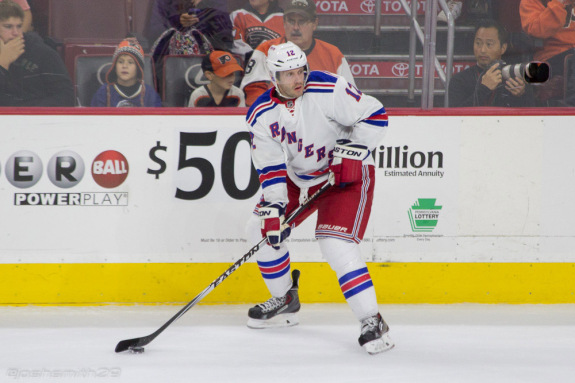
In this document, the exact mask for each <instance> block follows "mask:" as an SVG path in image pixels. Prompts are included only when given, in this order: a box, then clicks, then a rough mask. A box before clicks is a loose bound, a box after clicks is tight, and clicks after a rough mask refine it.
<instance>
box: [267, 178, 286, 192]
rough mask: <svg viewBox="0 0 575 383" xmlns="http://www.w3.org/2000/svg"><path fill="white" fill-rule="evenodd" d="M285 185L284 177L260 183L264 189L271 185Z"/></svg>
mask: <svg viewBox="0 0 575 383" xmlns="http://www.w3.org/2000/svg"><path fill="white" fill-rule="evenodd" d="M285 183H287V182H286V179H285V177H281V178H280V177H278V178H272V179H270V180H267V181H264V182H262V188H263V189H265V188H267V187H269V186H272V185H276V184H285Z"/></svg>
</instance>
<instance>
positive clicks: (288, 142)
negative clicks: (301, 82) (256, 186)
mask: <svg viewBox="0 0 575 383" xmlns="http://www.w3.org/2000/svg"><path fill="white" fill-rule="evenodd" d="M273 91H274V89H273V88H272V89H270V90H268V91H267V92H265V93H264V94H263V95H261V96H260V97H259V98H258V99H257V100H256V102H255V103H254V104H253V105H252V106H251V108H250V110H249V111H248V114H247V116H246V122H247V127H248V129H249V132H250V136H251V140H252V146H251V153H252V160H253V163H254V166H255V168H256V170H257V171H258V174H259V178H260V183H261V186H262V189H263V193H264V199H265V200H266V201H269V202H283V203H286V202H287V187H286V177H289V178H290V179H291V180H292V181H293V182H294V183H295V184H296V185H297V186H299V187H300V188H308V187H311V186H314V185H317V184H319V183H322V182H325V181H326V180H327V177H328V172H329V164H330V162H331V160H332V158H333V148H334V146H335V144H336V141H337V140H339V139H348V140H350V141H352V142H353V143H355V144H361V145H365V146H367V147H368V148H369V149H370V150H371V151H373V149H374V148H375V146H376V145H377V144H379V143H380V141H381V140H382V138H383V136H384V135H385V132H386V131H387V126H388V121H387V114H386V112H385V109H384V107H383V106H382V104H381V103H380V102H379V101H378V100H377V99H375V98H374V97H371V96H369V95H366V94H363V93H361V92H360V91H359V90H357V88H356V87H355V86H353V85H351V84H350V83H348V82H347V81H346V80H345V79H344V78H343V77H341V76H338V75H336V74H333V73H329V72H322V71H312V72H311V73H310V75H309V77H308V79H307V81H306V84H305V90H304V93H303V95H302V96H301V97H298V98H297V99H295V100H288V101H286V102H282V101H281V100H279V99H278V98H276V97H275V96H274V95H273ZM373 163H374V161H373V158H372V156H368V157H367V159H365V160H364V164H372V165H373Z"/></svg>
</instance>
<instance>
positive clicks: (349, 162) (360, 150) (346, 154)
mask: <svg viewBox="0 0 575 383" xmlns="http://www.w3.org/2000/svg"><path fill="white" fill-rule="evenodd" d="M367 156H369V149H368V148H367V146H365V145H358V144H354V143H352V142H351V141H349V140H337V144H336V145H335V147H334V148H333V162H332V163H331V165H330V167H329V170H330V171H331V172H332V173H333V175H334V181H335V182H334V185H336V186H340V187H344V186H345V185H346V184H348V183H351V182H355V181H359V180H360V179H361V166H362V161H363V160H365V159H366V158H367Z"/></svg>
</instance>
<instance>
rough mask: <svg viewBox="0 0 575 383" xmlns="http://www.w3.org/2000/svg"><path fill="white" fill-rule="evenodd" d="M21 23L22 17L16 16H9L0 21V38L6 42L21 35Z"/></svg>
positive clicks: (22, 33)
mask: <svg viewBox="0 0 575 383" xmlns="http://www.w3.org/2000/svg"><path fill="white" fill-rule="evenodd" d="M22 24H23V21H22V19H19V18H17V17H9V18H7V19H6V20H2V21H0V40H2V42H3V43H4V44H6V43H7V42H8V41H11V40H14V39H15V38H17V37H22V36H23V35H24V32H23V31H22Z"/></svg>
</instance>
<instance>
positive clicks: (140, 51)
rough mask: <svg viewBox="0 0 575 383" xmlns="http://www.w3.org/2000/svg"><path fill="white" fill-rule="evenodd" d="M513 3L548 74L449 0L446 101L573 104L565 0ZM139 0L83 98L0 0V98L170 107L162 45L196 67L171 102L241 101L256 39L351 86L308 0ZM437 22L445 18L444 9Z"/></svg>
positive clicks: (486, 21)
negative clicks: (460, 56)
mask: <svg viewBox="0 0 575 383" xmlns="http://www.w3.org/2000/svg"><path fill="white" fill-rule="evenodd" d="M30 2H31V3H32V1H30ZM517 3H519V5H518V7H516V8H518V9H515V11H516V12H517V13H518V14H519V17H520V20H521V28H522V33H523V34H524V35H525V36H528V38H529V39H530V41H532V42H533V47H534V48H533V49H532V51H531V52H530V53H529V54H530V58H531V59H532V60H537V61H542V62H546V63H548V64H549V66H550V74H551V75H550V80H549V81H548V82H546V83H543V84H531V83H528V82H526V81H524V80H523V79H522V78H508V77H507V76H505V75H504V73H502V67H503V64H504V61H503V60H504V57H505V54H506V52H507V51H508V49H509V48H510V46H511V44H512V42H511V41H510V39H509V33H508V32H507V30H506V26H505V25H504V24H503V23H501V22H500V21H499V20H495V17H494V14H493V3H492V1H491V0H449V1H447V5H448V10H449V12H451V14H452V17H453V19H454V20H456V23H457V22H459V21H465V22H467V25H473V26H475V34H474V36H473V40H472V41H469V44H470V45H472V46H473V53H474V55H475V60H476V64H475V65H472V66H470V67H469V68H467V69H466V70H464V71H462V72H459V73H457V74H454V75H453V77H452V80H451V82H450V84H449V100H450V102H449V106H452V107H460V106H465V107H475V106H502V107H531V106H575V56H574V55H573V53H575V51H574V49H575V22H574V21H573V20H572V19H573V16H575V0H517ZM32 4H33V3H32ZM150 4H151V7H150V11H149V21H148V24H147V26H146V29H145V31H144V32H143V33H142V34H141V35H138V34H132V35H130V36H121V37H119V38H118V42H119V44H118V45H116V47H115V51H114V53H113V55H112V54H111V53H110V58H109V61H110V64H111V65H110V64H109V65H110V66H109V69H107V70H106V72H105V73H103V74H101V76H100V77H99V82H100V83H99V84H98V87H99V88H98V87H97V90H96V91H95V93H94V94H93V96H92V99H91V102H86V101H83V102H81V101H79V97H78V94H77V93H78V86H79V85H78V83H77V81H76V79H74V78H73V76H71V75H70V73H69V72H70V71H69V68H67V67H66V65H65V63H64V61H63V59H62V54H61V52H59V51H58V50H56V49H54V47H53V46H50V45H49V44H47V43H46V37H48V36H40V35H39V34H38V33H36V32H35V31H34V23H33V20H34V19H33V16H32V14H33V12H34V8H33V7H31V6H30V4H29V3H28V1H27V0H0V106H12V107H13V106H104V107H120V106H129V107H134V106H145V107H152V106H154V107H157V106H174V105H176V104H173V105H171V104H169V103H167V102H166V92H168V91H169V87H168V86H167V84H165V83H164V82H165V76H166V71H168V72H169V71H170V69H167V68H164V65H165V63H166V58H167V57H172V56H196V57H198V59H197V62H196V67H198V68H200V67H201V73H200V72H198V71H199V69H198V71H196V72H194V73H193V76H192V75H190V73H186V75H187V76H188V77H190V78H192V80H190V79H189V78H183V77H182V79H181V81H182V82H186V83H188V86H187V87H186V92H187V93H185V95H184V96H183V97H184V98H185V100H181V102H179V103H178V104H177V105H179V106H189V107H204V106H219V107H223V106H250V105H251V104H252V103H253V102H254V101H255V99H256V98H257V97H258V96H259V95H261V94H262V93H264V92H265V91H266V90H267V89H269V88H270V87H271V81H270V76H269V73H268V70H267V68H266V57H267V53H268V50H269V49H270V47H271V46H273V45H277V44H281V43H284V42H288V41H290V42H293V43H295V44H296V45H297V46H299V47H300V48H301V49H302V50H303V51H304V52H305V53H306V55H307V59H308V62H309V66H310V69H311V70H325V71H329V72H333V73H337V74H339V75H341V76H343V77H344V78H346V79H347V81H348V82H349V83H350V84H353V85H355V81H354V77H353V75H352V72H351V69H350V65H349V63H348V61H347V59H346V57H345V55H344V54H343V53H342V52H341V51H340V49H339V48H338V47H336V46H335V45H333V44H330V43H328V42H326V41H323V40H321V39H318V38H316V37H315V32H316V30H317V28H318V25H319V22H320V19H319V18H318V15H317V12H316V4H315V2H314V1H313V0H245V1H244V2H243V3H242V4H241V5H239V6H235V7H234V9H229V7H230V5H229V2H227V1H223V0H154V1H151V2H150ZM234 4H238V2H235V3H234ZM509 11H512V10H509ZM460 16H461V17H460ZM438 21H439V22H440V23H441V22H446V21H447V16H446V13H445V11H444V10H440V13H439V15H438ZM120 41H121V42H120ZM116 44H117V43H116ZM406 49H407V48H406ZM382 53H385V52H382ZM150 67H151V69H150ZM147 72H150V73H152V74H151V76H149V77H148V76H146V75H145V73H147ZM200 79H201V80H200ZM189 82H195V83H194V84H189ZM166 88H168V89H166Z"/></svg>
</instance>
